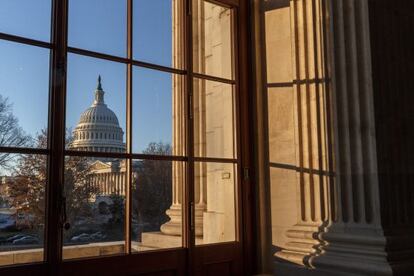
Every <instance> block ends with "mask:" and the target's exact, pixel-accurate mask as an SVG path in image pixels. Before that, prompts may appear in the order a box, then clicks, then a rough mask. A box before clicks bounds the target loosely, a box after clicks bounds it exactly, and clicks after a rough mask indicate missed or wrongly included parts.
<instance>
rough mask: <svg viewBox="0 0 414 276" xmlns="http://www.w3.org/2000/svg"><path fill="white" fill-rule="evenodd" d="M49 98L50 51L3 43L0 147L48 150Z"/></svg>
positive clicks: (0, 55) (0, 51) (0, 43)
mask: <svg viewBox="0 0 414 276" xmlns="http://www.w3.org/2000/svg"><path fill="white" fill-rule="evenodd" d="M48 98H49V50H48V49H43V48H39V47H34V46H27V45H23V44H19V43H13V42H7V41H4V40H0V146H2V147H7V146H11V147H36V148H46V147H47V140H46V136H47V135H43V134H44V133H46V132H47V124H48V100H49V99H48ZM41 137H44V141H42V140H41V139H39V138H41Z"/></svg>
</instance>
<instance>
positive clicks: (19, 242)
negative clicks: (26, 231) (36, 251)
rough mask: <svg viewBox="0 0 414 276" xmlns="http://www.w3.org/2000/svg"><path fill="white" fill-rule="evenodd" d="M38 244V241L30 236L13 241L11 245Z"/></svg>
mask: <svg viewBox="0 0 414 276" xmlns="http://www.w3.org/2000/svg"><path fill="white" fill-rule="evenodd" d="M36 243H39V239H38V238H36V237H32V236H25V237H23V238H20V239H17V240H14V241H13V245H22V244H36Z"/></svg>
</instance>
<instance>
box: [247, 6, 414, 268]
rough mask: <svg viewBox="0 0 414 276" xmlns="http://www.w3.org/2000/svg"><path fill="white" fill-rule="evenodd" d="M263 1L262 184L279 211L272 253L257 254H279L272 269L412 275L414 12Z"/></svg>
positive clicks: (275, 214) (399, 8) (267, 199)
mask: <svg viewBox="0 0 414 276" xmlns="http://www.w3.org/2000/svg"><path fill="white" fill-rule="evenodd" d="M260 2H261V3H260V4H259V5H260V7H261V8H260V11H259V13H260V12H263V13H262V14H261V16H262V21H260V20H259V21H256V22H255V23H256V24H258V25H259V26H260V24H263V25H264V27H263V28H264V29H260V28H259V30H260V32H262V33H263V36H264V39H263V40H262V41H260V42H257V43H258V44H257V45H256V46H257V47H263V48H261V49H263V50H264V56H265V57H264V59H265V64H264V66H263V67H262V68H264V69H263V70H264V72H263V73H262V75H264V77H263V81H264V85H263V88H264V89H265V91H263V93H265V94H264V95H265V96H262V95H260V96H258V99H259V100H258V102H260V100H264V101H267V109H266V110H265V111H266V112H267V113H265V114H266V115H265V116H266V120H267V122H266V121H265V120H264V121H263V124H266V123H267V130H266V132H262V135H267V137H266V138H267V142H266V143H265V144H264V145H263V148H264V149H266V147H267V149H268V154H269V155H268V159H269V160H268V166H269V167H268V169H269V171H268V172H267V173H268V178H269V186H270V187H269V188H267V187H265V186H261V189H269V190H270V195H269V197H267V196H266V194H265V193H262V195H261V198H260V200H261V201H263V202H267V204H268V205H267V206H269V205H270V207H271V212H272V214H271V218H269V220H271V222H270V225H271V228H272V233H271V236H272V242H271V244H272V248H271V249H270V248H269V249H267V250H262V251H260V252H261V253H262V254H263V255H264V254H269V253H270V251H273V253H274V257H275V258H274V259H273V261H272V265H271V266H272V268H270V265H268V266H267V269H268V270H267V271H270V270H274V271H275V272H276V273H279V274H280V275H412V274H413V272H414V265H413V263H414V253H413V252H414V238H413V236H414V230H413V225H414V219H413V214H414V211H413V210H414V208H413V204H412V201H413V196H414V189H413V188H412V179H413V178H412V175H413V170H412V168H414V166H413V161H412V160H413V159H412V146H411V145H410V144H411V143H412V141H413V138H414V134H413V131H412V114H414V110H413V108H412V106H413V105H412V102H413V100H414V96H412V95H413V89H414V87H413V86H412V81H410V80H411V79H412V74H413V72H414V70H413V69H414V68H413V65H412V64H413V61H414V60H413V55H412V52H413V51H412V49H413V48H412V47H413V42H412V41H411V40H412V39H411V40H410V39H409V38H408V37H407V34H408V32H409V31H408V30H411V29H412V28H413V26H414V23H413V22H414V21H413V20H412V19H413V16H414V6H413V5H412V4H409V1H402V0H401V1H395V2H393V1H382V0H379V1H370V0H358V1H357V0H335V1H333V0H332V1H328V0H291V1H283V0H280V1H278V0H274V1H272V0H271V1H260ZM391 2H392V3H391ZM256 30H257V29H256ZM261 43H262V45H263V46H260V45H261ZM259 49H260V48H259ZM410 49H411V50H410ZM280 68H284V70H281V69H280ZM288 68H292V69H288ZM258 72H260V70H258ZM259 91H260V90H259ZM261 97H263V98H261ZM258 108H260V107H258ZM258 110H260V109H258ZM259 112H260V111H259ZM259 123H260V122H259ZM259 135H260V133H259ZM258 139H260V137H259V138H258ZM263 173H266V172H265V171H263ZM260 206H261V209H262V211H263V212H267V210H264V209H263V208H264V207H263V206H266V205H260ZM263 219H265V217H263ZM264 222H266V221H265V220H263V223H264ZM259 232H260V234H261V236H260V238H261V239H263V240H265V239H266V238H267V237H269V238H270V236H267V234H266V232H264V231H259ZM261 244H265V243H261ZM262 264H263V265H264V267H266V264H270V263H266V262H262ZM265 270H266V269H265Z"/></svg>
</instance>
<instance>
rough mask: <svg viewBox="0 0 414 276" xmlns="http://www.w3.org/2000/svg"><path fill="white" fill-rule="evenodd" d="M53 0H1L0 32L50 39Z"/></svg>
mask: <svg viewBox="0 0 414 276" xmlns="http://www.w3.org/2000/svg"><path fill="white" fill-rule="evenodd" d="M51 15H52V7H51V0H36V1H33V0H1V1H0V32H2V33H8V34H12V35H17V36H23V37H27V38H31V39H36V40H41V41H46V42H49V41H50V32H51V28H50V24H51V21H52V20H51Z"/></svg>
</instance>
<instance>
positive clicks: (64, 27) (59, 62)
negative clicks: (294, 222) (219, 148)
mask: <svg viewBox="0 0 414 276" xmlns="http://www.w3.org/2000/svg"><path fill="white" fill-rule="evenodd" d="M51 1H52V11H51V13H52V16H51V20H52V24H51V41H50V42H43V41H39V40H35V39H29V38H25V37H20V36H15V35H12V34H6V33H0V39H1V40H6V41H13V42H17V43H21V44H25V45H31V46H37V47H42V48H47V49H49V50H50V66H49V70H50V87H49V106H48V107H49V110H48V118H49V119H48V129H49V131H48V147H47V148H46V149H37V148H17V147H0V153H20V154H42V155H47V157H48V168H47V170H48V180H47V186H46V199H47V200H46V207H45V208H46V210H45V220H46V227H45V233H44V235H45V243H44V261H43V262H42V263H29V264H27V265H24V266H21V265H15V266H5V267H0V272H3V271H4V272H6V271H13V272H16V273H19V272H22V273H27V271H30V273H35V274H36V272H35V271H38V272H39V273H40V274H39V275H43V274H42V273H44V270H45V269H46V270H47V271H49V272H52V274H55V273H56V274H57V273H59V271H61V269H64V267H65V266H70V265H74V266H75V267H76V266H79V267H82V268H85V267H86V266H87V265H88V263H89V261H88V260H87V259H79V260H63V259H62V250H63V239H62V236H63V235H62V233H63V230H62V224H63V222H62V219H61V214H62V211H63V208H64V206H63V196H62V195H63V186H64V179H63V171H64V166H65V157H66V156H83V157H108V158H120V159H126V160H127V174H128V181H127V183H126V195H127V196H126V198H127V200H126V202H127V203H126V210H125V216H126V217H127V219H126V221H127V225H128V227H126V233H125V241H126V252H125V254H123V255H119V256H108V257H97V258H91V260H90V261H92V262H96V263H99V264H102V263H103V262H105V260H108V258H110V259H111V260H114V262H115V261H119V262H121V263H123V262H124V261H127V260H130V261H134V260H137V259H139V258H143V259H145V258H147V257H140V256H148V258H149V257H151V256H156V255H157V254H159V255H163V254H164V255H165V254H166V252H167V255H168V252H170V253H171V254H173V255H176V256H187V258H188V263H189V265H187V269H186V270H187V271H190V270H191V269H192V268H191V267H194V265H195V262H196V260H195V253H196V251H197V250H198V251H199V252H202V251H205V250H208V248H211V247H214V246H216V247H217V246H218V247H219V248H227V247H228V246H236V247H237V248H239V249H240V250H243V248H244V250H243V251H245V253H244V257H243V258H245V259H246V260H248V261H247V262H246V261H245V265H246V266H247V268H248V269H247V270H246V271H249V270H250V269H249V267H251V266H252V265H251V264H252V260H253V256H252V252H253V251H252V250H253V245H254V243H253V227H252V222H253V219H254V215H253V213H254V212H253V210H254V208H253V199H252V194H253V181H252V180H253V179H252V176H251V175H253V174H252V173H251V171H252V165H251V156H252V150H253V149H252V146H251V145H250V143H249V141H251V138H250V135H251V133H250V131H249V126H250V124H249V122H250V120H251V119H250V118H249V112H250V100H251V96H250V95H249V88H250V87H249V83H250V81H249V74H248V73H249V70H248V68H249V66H248V60H249V59H248V54H249V43H248V36H249V34H248V31H249V30H248V28H249V22H248V21H247V18H248V14H247V13H248V3H247V1H242V0H240V1H239V0H204V1H205V2H210V3H212V4H216V5H220V6H224V7H226V8H230V9H232V14H233V15H232V17H233V20H232V26H231V28H232V30H233V35H232V42H233V45H232V51H233V68H234V72H233V76H234V78H233V79H226V78H221V77H216V76H210V75H207V74H201V73H197V72H194V71H193V67H192V66H193V63H192V60H193V48H192V32H193V31H192V12H191V7H192V0H180V1H181V2H182V6H183V8H182V11H181V13H182V18H183V23H184V27H183V30H182V31H183V40H184V41H183V45H184V47H183V49H180V50H181V51H184V61H183V63H184V66H183V67H182V69H179V68H172V67H166V66H163V65H157V64H152V63H148V62H143V61H139V60H134V59H133V38H132V35H133V30H132V28H133V0H126V1H127V15H126V16H127V26H126V27H127V55H126V57H118V56H114V55H109V54H104V53H98V52H93V51H90V50H85V49H80V48H74V47H69V46H68V2H69V1H70V0H51ZM68 53H71V54H78V55H82V56H84V57H93V58H98V59H100V60H106V61H114V62H117V63H121V64H125V65H126V66H127V73H126V83H127V87H126V92H127V98H126V115H127V121H126V129H125V133H126V148H127V150H126V152H125V153H108V152H88V151H85V152H83V151H74V150H68V149H66V148H65V138H66V137H65V136H66V97H67V95H66V88H67V86H66V80H67V75H66V73H67V71H66V70H67V56H68ZM134 66H138V67H141V68H148V69H153V70H157V71H160V72H166V73H173V74H177V75H180V76H182V77H183V78H185V79H184V81H183V83H185V85H184V89H183V90H184V94H185V100H186V116H185V121H186V126H185V128H186V134H185V135H186V140H187V143H186V153H185V155H183V156H174V155H171V156H162V155H148V154H139V153H133V152H132V133H133V132H132V116H133V115H132V108H133V107H132V103H133V101H132V97H133V76H132V74H133V68H134ZM194 79H199V80H207V81H215V82H220V83H226V84H231V85H232V86H233V87H234V89H233V90H234V92H233V93H234V105H235V121H234V126H235V128H236V131H235V132H234V134H233V135H234V143H236V145H235V155H234V157H233V158H211V157H195V156H194V150H193V149H194V135H193V134H194V133H193V120H192V115H191V114H192V113H193V110H192V106H193V104H192V95H193V80H194ZM136 159H140V160H165V161H183V162H185V163H186V171H187V172H186V181H185V183H184V185H183V188H184V189H183V190H184V194H183V202H182V214H183V218H182V222H183V235H182V239H183V246H182V247H181V248H176V249H167V250H157V251H151V252H139V253H132V252H131V214H130V212H131V202H132V198H131V196H132V195H131V181H132V180H131V175H132V172H131V168H132V164H131V162H132V160H136ZM195 162H212V163H217V162H221V163H232V164H234V165H236V168H237V178H236V181H235V187H236V190H235V195H236V196H235V216H236V225H235V230H236V233H235V234H236V239H235V241H234V242H226V243H220V244H208V245H202V246H197V247H199V249H197V248H196V247H195V232H194V225H193V223H192V222H193V221H194V217H193V216H194V185H193V183H194V163H195ZM52 183H56V184H54V185H53V184H52ZM242 226H243V227H242ZM171 251H175V253H172V252H171ZM246 251H247V253H246ZM134 255H136V256H134ZM239 257H241V256H239ZM166 258H167V257H166ZM114 262H112V261H111V262H110V263H114ZM26 269H29V270H26ZM188 269H190V270H188ZM114 271H115V270H114Z"/></svg>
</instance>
